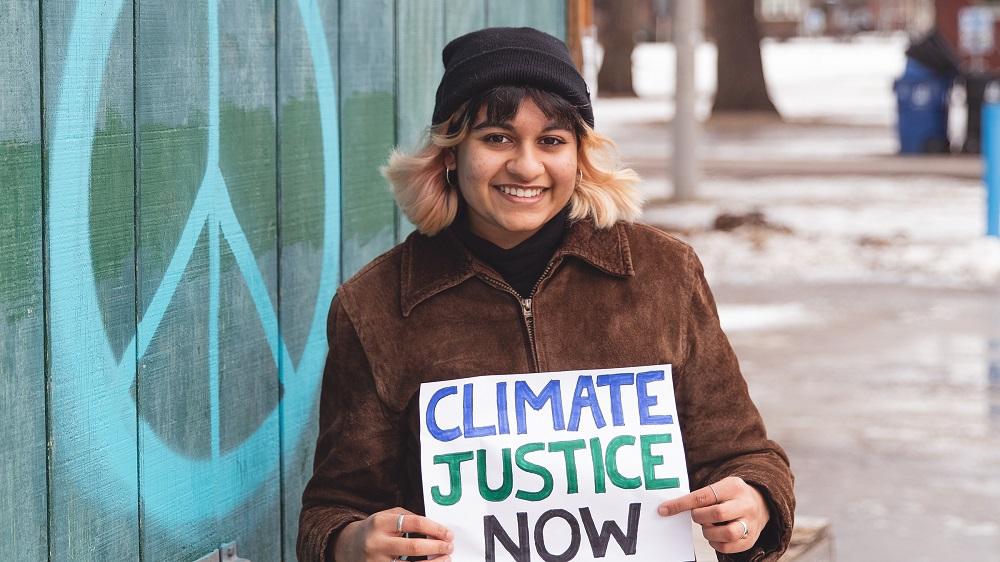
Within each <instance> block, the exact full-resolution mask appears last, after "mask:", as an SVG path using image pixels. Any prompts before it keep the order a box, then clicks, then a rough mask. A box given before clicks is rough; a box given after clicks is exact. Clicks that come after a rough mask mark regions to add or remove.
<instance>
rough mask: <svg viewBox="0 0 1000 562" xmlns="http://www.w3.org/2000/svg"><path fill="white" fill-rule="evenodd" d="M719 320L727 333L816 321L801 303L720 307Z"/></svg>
mask: <svg viewBox="0 0 1000 562" xmlns="http://www.w3.org/2000/svg"><path fill="white" fill-rule="evenodd" d="M719 320H720V322H721V323H722V328H723V329H724V330H725V331H726V332H734V331H752V330H769V329H772V328H780V327H787V326H794V325H801V324H808V323H810V322H813V321H814V319H813V318H812V317H811V316H810V314H809V313H808V312H806V310H805V307H803V306H802V304H801V303H784V304H777V305H756V304H748V305H719Z"/></svg>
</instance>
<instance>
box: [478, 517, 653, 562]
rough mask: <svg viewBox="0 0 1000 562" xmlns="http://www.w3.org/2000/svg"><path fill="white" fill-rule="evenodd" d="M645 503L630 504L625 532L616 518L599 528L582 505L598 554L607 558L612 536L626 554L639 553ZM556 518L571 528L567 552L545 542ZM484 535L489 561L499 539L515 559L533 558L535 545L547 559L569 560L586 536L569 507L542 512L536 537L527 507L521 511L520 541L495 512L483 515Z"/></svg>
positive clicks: (493, 557)
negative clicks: (552, 549) (555, 550)
mask: <svg viewBox="0 0 1000 562" xmlns="http://www.w3.org/2000/svg"><path fill="white" fill-rule="evenodd" d="M641 507H642V504H639V503H631V504H629V506H628V524H627V530H626V531H624V532H623V531H622V529H621V527H620V526H619V525H618V523H616V522H615V521H614V520H611V521H604V522H602V523H601V530H600V531H598V530H597V525H596V524H595V523H594V517H593V515H591V513H590V508H589V507H584V508H581V509H580V518H581V519H582V520H583V528H584V529H585V530H586V531H587V540H588V541H589V542H590V549H591V551H592V552H593V557H594V558H604V557H605V556H606V555H607V553H608V546H609V545H610V544H611V538H612V537H614V539H615V542H617V543H618V546H619V547H621V549H622V552H623V553H624V554H625V555H626V556H631V555H634V554H635V551H636V545H637V543H638V541H639V511H640V508H641ZM552 519H562V520H564V521H566V523H567V524H568V525H569V528H570V534H571V537H570V544H569V547H568V548H567V549H566V551H565V552H562V553H559V554H553V553H552V552H550V551H549V550H548V548H547V547H546V546H545V533H544V531H545V524H546V523H548V522H549V521H550V520H552ZM483 536H484V539H485V541H486V544H485V546H486V562H495V561H496V543H497V541H500V545H501V546H503V548H504V549H505V550H506V551H507V553H508V554H510V555H511V556H512V557H513V558H514V560H515V562H531V547H532V546H533V547H534V549H535V552H537V553H538V556H539V557H540V558H541V559H542V560H544V561H545V562H567V561H569V560H572V559H573V558H575V557H576V554H577V552H578V551H579V550H580V542H581V541H580V539H581V538H582V537H581V536H580V524H579V523H578V522H577V520H576V517H574V516H573V514H571V513H570V512H568V511H566V510H565V509H550V510H548V511H546V512H545V513H542V514H541V516H539V518H538V520H537V521H535V532H534V537H533V538H534V541H529V539H528V537H529V532H528V513H527V512H524V511H519V512H518V513H517V542H514V539H512V538H511V537H510V535H509V534H508V533H507V531H506V529H504V528H503V525H501V524H500V522H499V521H498V520H497V518H496V516H495V515H487V516H485V517H483Z"/></svg>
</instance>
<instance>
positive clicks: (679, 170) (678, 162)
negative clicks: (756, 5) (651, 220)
mask: <svg viewBox="0 0 1000 562" xmlns="http://www.w3.org/2000/svg"><path fill="white" fill-rule="evenodd" d="M673 5H674V6H673V7H674V48H675V50H676V53H677V77H676V81H675V84H676V89H675V92H674V120H673V135H674V153H673V173H674V197H673V198H674V200H676V201H688V200H691V199H694V198H695V191H696V189H697V186H698V142H699V141H698V137H699V135H698V118H697V116H696V115H695V101H696V98H695V96H696V92H695V83H694V79H695V69H694V65H695V58H694V57H695V50H696V49H697V48H698V44H699V43H701V6H702V0H674V2H673Z"/></svg>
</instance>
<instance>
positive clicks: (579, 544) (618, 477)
mask: <svg viewBox="0 0 1000 562" xmlns="http://www.w3.org/2000/svg"><path fill="white" fill-rule="evenodd" d="M420 420H421V427H420V447H421V463H422V464H421V466H422V471H423V490H424V506H425V510H426V513H427V516H428V517H429V518H431V519H433V520H434V521H437V522H439V523H441V524H443V525H445V526H447V527H448V528H449V529H451V530H452V531H453V532H454V533H455V552H454V554H453V556H452V558H453V559H454V560H463V561H470V560H485V561H490V562H492V561H495V560H496V561H500V560H505V561H510V560H513V561H517V562H528V561H530V560H535V561H545V562H550V561H567V560H577V561H584V560H602V561H613V560H621V561H638V560H659V561H662V562H683V561H689V560H694V547H693V544H692V538H691V516H690V513H688V512H685V513H681V514H678V515H675V516H672V517H669V518H667V517H662V516H660V515H659V514H658V513H657V507H658V506H659V504H660V503H662V502H663V501H664V500H667V499H670V498H675V497H679V496H682V495H684V494H686V493H688V491H689V489H688V486H689V484H688V476H687V466H686V464H685V461H684V445H683V442H682V440H681V428H680V426H679V425H678V420H677V407H676V404H675V401H674V392H673V382H672V377H671V372H670V365H656V366H650V367H630V368H624V369H604V370H591V371H564V372H555V373H532V374H527V375H493V376H484V377H475V378H468V379H460V380H455V381H443V382H433V383H425V384H423V385H421V388H420Z"/></svg>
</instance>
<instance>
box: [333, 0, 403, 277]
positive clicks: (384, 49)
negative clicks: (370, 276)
mask: <svg viewBox="0 0 1000 562" xmlns="http://www.w3.org/2000/svg"><path fill="white" fill-rule="evenodd" d="M393 15H394V14H393V2H392V0H341V3H340V17H341V26H340V27H341V29H342V30H347V31H349V32H344V33H341V35H340V107H341V115H342V119H341V134H340V136H341V139H343V140H342V142H341V162H342V164H341V169H342V175H341V185H342V186H343V187H342V189H343V191H342V203H341V205H342V209H343V210H342V217H343V219H342V220H343V242H342V244H343V246H342V253H341V255H342V260H341V263H342V264H343V265H342V272H343V273H342V275H343V278H344V279H347V278H348V277H350V276H352V275H354V273H355V272H357V271H358V270H359V269H361V267H363V266H364V265H365V264H367V263H368V262H369V261H371V260H372V258H374V257H376V256H378V255H379V254H381V253H382V252H384V251H386V250H387V249H389V248H390V247H392V246H393V244H394V243H395V230H396V229H395V222H396V214H395V203H394V202H393V199H392V195H391V193H390V192H389V188H388V185H387V182H386V181H385V179H384V178H382V176H381V175H380V174H379V171H378V168H379V166H381V165H383V164H384V163H385V161H386V159H387V157H388V155H389V151H390V150H391V149H392V147H393V145H394V143H395V130H394V129H395V117H394V115H395V100H394V92H395V84H394V81H393V72H392V71H391V69H392V68H393V58H394V52H393V27H394V26H393V19H394V18H393ZM357 30H363V32H360V33H359V32H356V31H357Z"/></svg>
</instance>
